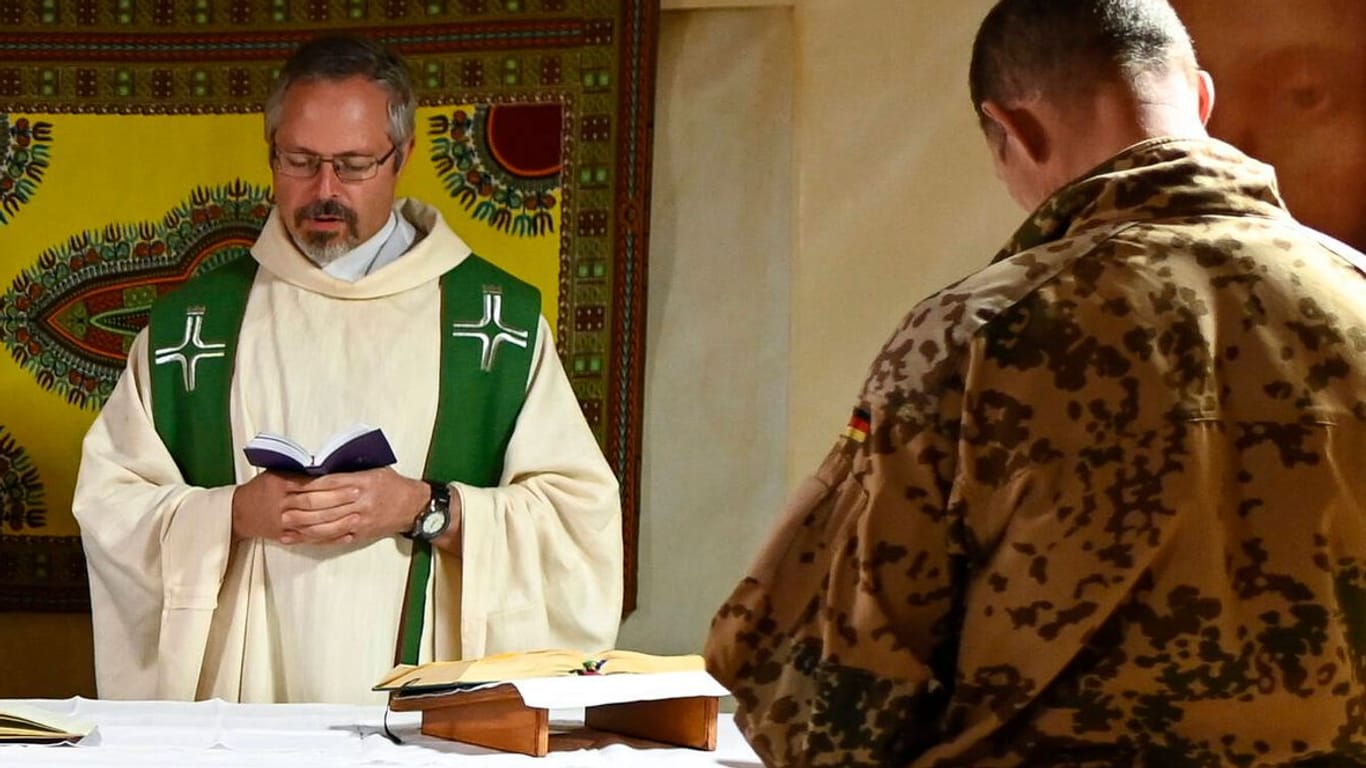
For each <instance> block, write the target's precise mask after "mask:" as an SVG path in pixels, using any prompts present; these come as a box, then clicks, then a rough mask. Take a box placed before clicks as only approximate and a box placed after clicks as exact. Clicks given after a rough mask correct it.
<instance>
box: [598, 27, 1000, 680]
mask: <svg viewBox="0 0 1366 768" xmlns="http://www.w3.org/2000/svg"><path fill="white" fill-rule="evenodd" d="M991 4H992V0H914V2H910V1H908V0H664V2H663V7H664V9H665V12H664V13H663V14H662V17H663V19H662V27H663V34H662V38H661V40H662V45H661V48H660V77H659V90H658V99H657V105H658V106H657V112H656V118H655V144H656V157H655V162H656V165H655V169H654V178H655V188H654V192H653V194H654V206H653V212H652V216H653V218H652V225H651V226H652V233H651V244H650V261H651V266H650V285H649V288H648V290H649V299H648V301H649V305H650V317H649V327H648V330H647V338H646V354H647V358H646V392H645V409H646V416H645V431H644V456H643V458H642V465H643V475H642V508H641V542H640V545H641V552H640V554H641V557H640V574H639V575H640V593H639V597H640V600H639V602H640V608H639V609H638V610H637V611H636V613H635V614H634V615H633V616H631V617H630V618H629V619H628V620H627V621H626V622H625V624H624V625H623V628H622V636H621V641H620V645H621V646H622V647H627V648H638V649H641V650H647V651H655V652H660V653H675V652H685V651H694V650H697V649H699V648H700V647H701V642H702V638H703V637H704V635H705V632H706V628H707V624H708V622H709V621H710V618H711V615H712V613H713V612H714V611H715V609H716V607H717V606H718V605H719V604H720V602H721V601H722V600H723V599H724V598H725V596H726V595H727V594H729V592H730V590H731V588H733V587H734V585H735V583H736V582H737V581H738V580H739V579H740V577H741V576H742V575H743V572H744V569H745V568H746V567H747V565H748V564H749V562H750V560H751V559H752V558H753V556H754V554H755V551H756V550H757V548H758V547H759V545H760V543H761V542H762V540H763V538H764V535H765V533H766V532H767V531H768V529H769V526H770V525H771V523H772V521H773V519H774V517H775V516H776V514H777V513H778V511H779V509H780V507H781V504H782V500H783V497H784V496H785V495H786V493H787V492H788V491H789V490H790V489H791V488H793V487H794V486H795V485H796V483H797V482H798V481H799V480H800V479H801V478H802V477H803V476H804V475H806V474H807V473H809V472H810V471H811V470H813V469H814V468H815V465H816V464H817V463H818V462H819V460H820V458H821V456H823V455H824V453H825V452H826V450H828V449H829V447H830V445H831V444H832V443H833V442H834V439H835V436H836V435H837V433H838V432H839V431H840V430H841V429H842V428H843V427H844V425H845V423H846V422H847V420H848V417H849V408H850V406H851V405H852V404H853V401H854V398H855V396H856V395H857V394H858V389H859V386H860V384H861V383H862V381H863V377H864V374H865V372H866V370H867V366H868V363H869V362H870V361H871V360H872V357H873V355H874V354H875V353H876V352H877V350H878V348H879V347H880V345H881V344H882V342H883V340H884V339H885V338H886V337H887V336H888V334H890V332H891V331H892V329H893V327H894V326H895V325H896V323H897V321H898V320H899V319H900V318H901V316H902V315H903V314H905V312H906V311H907V310H908V309H910V307H911V306H912V305H914V304H915V302H917V301H918V300H920V299H921V298H924V297H925V296H926V295H928V294H930V293H932V292H934V291H935V290H937V289H938V288H940V287H941V286H943V285H944V284H946V283H948V282H950V281H951V280H953V279H955V278H957V277H959V276H961V275H963V274H966V273H967V272H970V271H972V270H974V269H977V268H979V267H981V266H984V265H985V264H986V263H987V261H988V260H989V259H990V258H991V256H992V255H993V254H994V253H995V251H996V249H997V248H998V247H999V246H1000V245H1001V244H1002V243H1003V242H1004V241H1005V239H1006V237H1007V236H1008V235H1009V233H1010V231H1011V230H1012V229H1013V227H1014V226H1015V225H1016V224H1017V223H1018V222H1019V221H1020V220H1021V219H1022V218H1023V215H1024V214H1023V212H1022V211H1019V210H1017V209H1015V208H1014V206H1013V204H1012V203H1011V202H1010V200H1009V198H1008V197H1007V195H1006V193H1005V191H1004V190H1003V189H1001V188H1000V186H999V184H998V183H997V182H996V180H995V179H994V178H993V177H992V173H991V167H990V162H989V159H988V157H987V154H986V150H985V148H984V146H983V144H982V140H981V138H980V133H979V131H978V128H977V124H976V120H975V118H974V115H973V112H972V109H971V106H970V104H969V99H968V93H967V67H968V57H969V52H970V49H971V43H972V37H973V34H974V33H975V31H976V27H977V24H978V23H979V21H980V20H981V18H982V17H983V16H984V15H985V14H986V11H987V9H988V8H990V6H991ZM789 94H790V95H789ZM785 105H790V106H785Z"/></svg>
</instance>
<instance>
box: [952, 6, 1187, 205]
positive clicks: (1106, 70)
mask: <svg viewBox="0 0 1366 768" xmlns="http://www.w3.org/2000/svg"><path fill="white" fill-rule="evenodd" d="M969 88H970V90H971V93H972V103H973V107H974V108H975V109H976V111H977V116H978V119H979V121H980V122H981V125H982V130H983V132H984V133H985V134H986V138H987V144H988V146H989V147H990V149H991V153H992V159H993V162H994V164H995V166H996V171H997V175H999V176H1000V177H1001V178H1002V180H1003V181H1005V183H1006V186H1007V187H1008V188H1009V189H1010V193H1011V196H1012V197H1014V198H1015V200H1016V201H1017V202H1019V203H1020V204H1021V205H1023V206H1024V207H1025V208H1033V207H1035V206H1037V205H1038V204H1039V203H1041V202H1042V201H1043V200H1044V199H1046V198H1047V197H1048V196H1049V195H1050V194H1052V193H1053V192H1054V191H1056V190H1057V189H1058V188H1059V187H1061V186H1062V185H1064V184H1066V183H1067V182H1068V181H1070V180H1072V179H1073V178H1074V177H1076V176H1077V175H1079V174H1081V173H1084V172H1085V171H1087V170H1089V169H1090V168H1092V167H1093V166H1094V165H1096V164H1097V163H1099V162H1101V161H1103V160H1105V159H1106V158H1108V157H1109V156H1111V155H1113V154H1115V153H1116V152H1118V151H1120V150H1122V149H1124V148H1125V147H1126V146H1129V145H1130V144H1133V143H1136V142H1138V141H1141V140H1143V139H1145V138H1150V137H1153V136H1161V135H1177V136H1186V135H1204V123H1205V120H1206V119H1207V118H1208V116H1209V110H1210V108H1211V107H1212V105H1213V86H1212V85H1211V84H1210V81H1209V78H1208V76H1207V75H1205V74H1204V73H1203V72H1200V71H1199V70H1198V69H1197V67H1196V63H1195V53H1194V51H1193V49H1192V47H1191V42H1190V37H1189V35H1187V34H1186V30H1185V28H1184V27H1183V26H1182V25H1181V21H1180V19H1178V18H1177V16H1176V12H1175V11H1173V10H1172V8H1171V6H1170V5H1169V4H1168V3H1167V1H1166V0H1000V2H998V3H997V4H996V6H995V7H994V8H992V9H991V11H990V12H989V13H988V14H987V17H986V19H985V20H984V21H983V22H982V26H981V28H980V29H979V30H978V32H977V39H976V41H975V42H974V43H973V49H972V63H971V66H970V69H969Z"/></svg>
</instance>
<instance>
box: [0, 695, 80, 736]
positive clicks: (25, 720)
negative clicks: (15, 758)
mask: <svg viewBox="0 0 1366 768" xmlns="http://www.w3.org/2000/svg"><path fill="white" fill-rule="evenodd" d="M94 727H95V726H93V725H91V724H89V723H85V722H82V721H80V720H77V719H75V718H73V717H67V716H66V715H59V714H57V713H56V712H49V711H48V710H46V709H41V708H39V707H31V706H29V705H27V704H19V703H17V702H12V703H9V704H6V705H5V706H4V708H0V743H3V742H16V741H23V742H48V741H77V740H79V739H82V738H84V737H85V736H86V734H88V733H90V731H91V730H93V729H94Z"/></svg>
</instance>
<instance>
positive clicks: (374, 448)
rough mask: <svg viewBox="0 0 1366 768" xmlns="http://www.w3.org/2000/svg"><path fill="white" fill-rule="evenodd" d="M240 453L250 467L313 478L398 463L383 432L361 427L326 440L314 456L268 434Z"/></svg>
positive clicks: (289, 441)
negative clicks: (301, 474) (296, 473)
mask: <svg viewBox="0 0 1366 768" xmlns="http://www.w3.org/2000/svg"><path fill="white" fill-rule="evenodd" d="M242 453H244V454H246V457H247V461H248V462H250V463H251V464H252V466H256V467H261V468H262V469H273V470H277V471H280V472H299V473H303V474H306V475H314V476H318V475H328V474H331V473H333V472H358V471H360V470H363V469H375V468H377V467H387V466H389V465H390V464H393V463H394V462H395V461H397V460H398V459H396V458H395V457H394V450H393V448H391V447H390V446H389V440H388V438H386V437H385V436H384V432H383V430H380V429H378V428H375V427H364V426H361V427H357V428H353V429H351V430H348V431H345V432H342V433H340V434H338V435H336V436H334V437H333V438H331V439H329V440H328V441H327V443H325V444H324V445H323V447H322V448H321V449H320V450H319V453H318V455H317V456H312V455H310V454H309V453H308V451H307V449H305V448H304V447H303V446H301V445H299V444H298V443H296V442H294V441H293V440H290V439H289V438H286V437H281V436H279V435H272V434H269V433H262V434H259V435H257V436H256V437H253V438H252V439H251V440H249V441H248V442H247V444H246V446H245V447H243V449H242Z"/></svg>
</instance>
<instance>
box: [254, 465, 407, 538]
mask: <svg viewBox="0 0 1366 768" xmlns="http://www.w3.org/2000/svg"><path fill="white" fill-rule="evenodd" d="M430 498H431V488H430V487H429V486H428V485H427V484H426V483H424V482H422V481H421V480H414V479H412V478H409V477H404V476H403V475H400V474H399V473H397V472H395V471H394V470H393V469H390V468H389V467H382V468H380V469H368V470H365V471H362V472H338V473H335V474H331V475H324V476H322V477H316V478H310V479H308V481H307V482H305V483H304V484H303V485H302V486H300V487H298V488H296V489H293V490H292V492H290V493H288V494H287V495H286V496H285V498H284V505H283V515H282V516H281V524H282V527H283V529H284V533H283V535H282V536H281V538H280V541H281V542H283V543H285V544H296V543H297V544H302V543H307V544H329V543H335V544H350V543H353V542H362V543H364V542H368V541H373V540H375V539H381V538H385V537H387V536H393V535H395V534H398V533H403V532H406V531H410V530H412V527H413V520H414V519H416V518H417V515H418V512H420V511H421V510H422V509H423V508H425V507H426V506H427V502H428V500H429V499H430Z"/></svg>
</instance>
